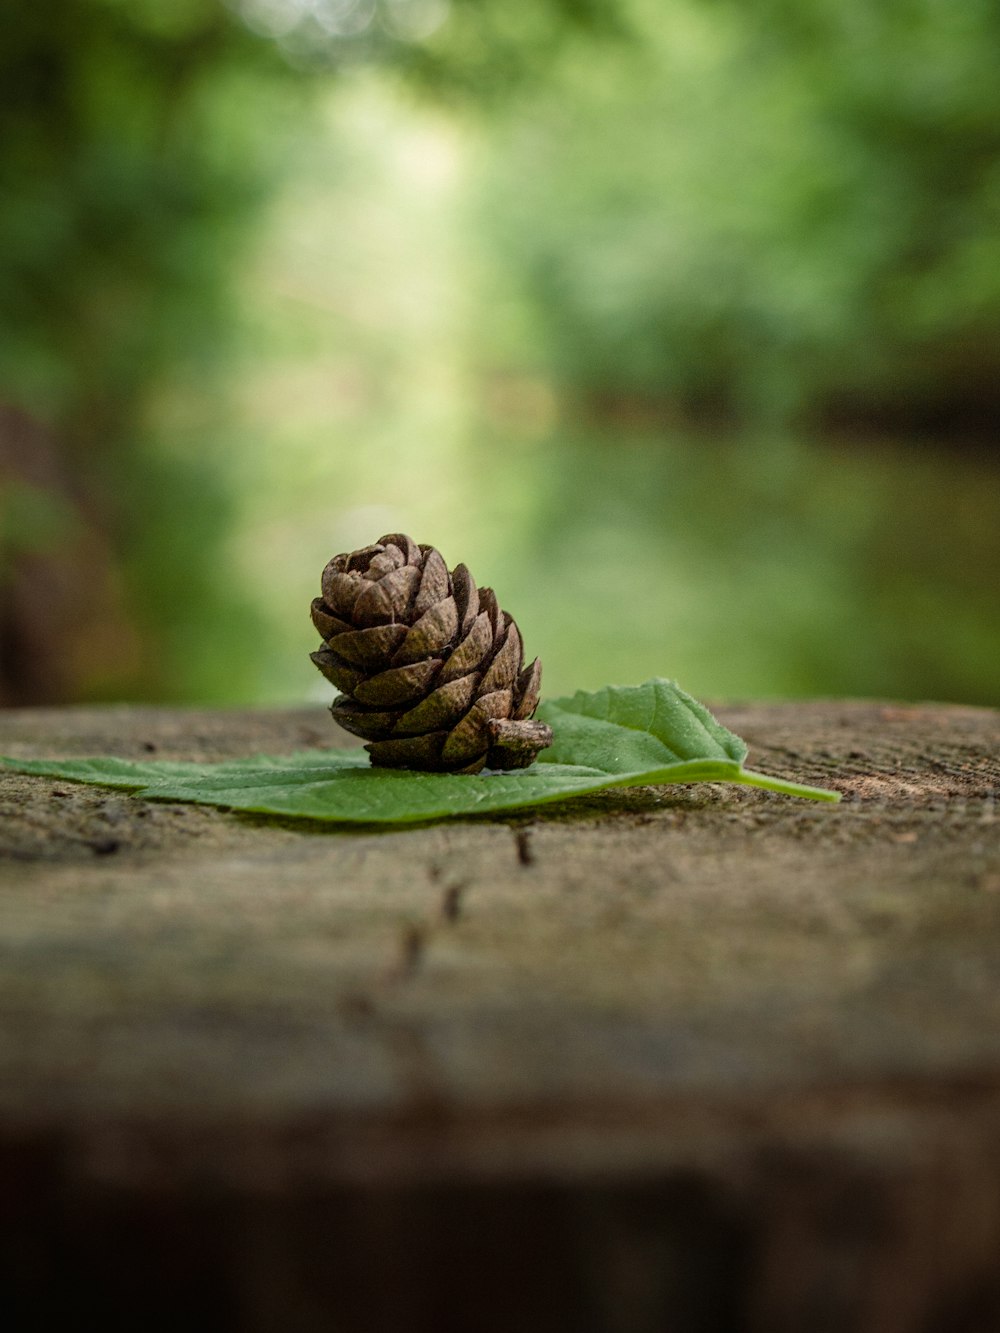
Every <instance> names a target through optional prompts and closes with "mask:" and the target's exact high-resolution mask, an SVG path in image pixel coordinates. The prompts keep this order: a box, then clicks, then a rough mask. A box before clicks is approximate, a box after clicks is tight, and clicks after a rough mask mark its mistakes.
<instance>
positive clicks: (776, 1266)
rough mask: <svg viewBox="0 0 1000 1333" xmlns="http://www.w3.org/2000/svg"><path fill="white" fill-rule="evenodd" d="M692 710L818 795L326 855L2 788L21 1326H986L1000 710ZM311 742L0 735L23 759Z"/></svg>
mask: <svg viewBox="0 0 1000 1333" xmlns="http://www.w3.org/2000/svg"><path fill="white" fill-rule="evenodd" d="M719 713H720V716H721V718H722V720H723V721H724V722H725V723H726V724H727V725H728V726H730V727H732V728H733V729H734V730H736V731H737V732H739V733H740V734H741V735H743V736H744V737H745V738H746V739H747V740H748V741H749V742H750V744H751V762H752V764H753V766H754V767H757V768H761V769H764V770H765V771H770V772H774V773H777V774H781V775H783V776H787V777H791V778H794V779H798V780H801V781H806V782H816V783H821V784H823V785H829V786H833V787H835V788H838V789H839V790H841V791H842V792H843V793H844V797H845V799H844V802H843V804H842V805H841V806H839V807H826V806H814V805H810V804H806V803H804V802H796V801H792V800H790V799H787V798H784V797H779V796H772V795H769V794H767V793H763V792H756V791H752V790H749V789H733V788H726V787H722V786H711V787H691V788H662V789H642V790H639V791H636V792H630V793H625V792H614V793H606V794H603V795H601V796H597V797H592V798H587V799H584V800H580V801H577V802H573V803H570V804H568V805H567V806H566V807H564V808H562V809H560V808H558V807H549V808H548V809H546V810H545V811H544V812H542V811H539V812H538V813H537V814H533V813H530V812H529V813H525V814H521V815H519V816H518V817H516V818H508V819H506V820H484V819H479V820H466V821H463V822H460V823H454V824H444V825H437V826H431V827H426V828H417V829H411V830H408V831H405V832H388V833H373V832H366V831H363V830H361V831H348V832H335V831H331V830H330V829H329V828H319V827H317V826H312V825H308V824H305V825H303V824H298V823H294V822H291V821H287V822H283V821H274V820H266V819H258V818H253V817H246V816H239V815H234V814H227V813H225V812H221V811H214V810H210V809H205V808H200V807H186V806H180V805H159V804H151V803H147V802H141V801H138V800H135V799H132V798H129V797H127V796H124V795H122V794H119V793H114V792H107V791H101V790H99V789H96V788H84V787H78V786H73V785H72V784H67V783H60V782H50V781H47V780H43V779H32V778H27V777H20V776H17V775H14V774H10V773H6V774H3V775H2V776H0V848H2V854H3V855H2V860H0V918H2V939H3V966H2V969H0V1014H2V1016H3V1030H4V1031H3V1042H2V1046H0V1169H2V1179H3V1183H4V1188H3V1191H2V1194H3V1207H4V1211H5V1223H6V1226H7V1239H6V1243H5V1245H4V1247H3V1255H2V1258H0V1265H2V1266H3V1272H4V1277H5V1279H6V1281H7V1284H8V1287H7V1289H8V1292H10V1293H13V1294H14V1295H16V1294H20V1295H22V1296H24V1297H26V1298H27V1299H28V1300H29V1301H30V1302H31V1306H30V1308H31V1309H33V1310H34V1311H35V1315H34V1316H33V1318H36V1319H37V1326H38V1327H45V1326H46V1321H48V1325H47V1326H49V1327H51V1320H52V1319H53V1318H54V1317H57V1316H58V1315H59V1314H60V1307H61V1303H62V1302H63V1301H64V1300H66V1299H67V1298H68V1297H71V1298H72V1311H73V1312H74V1316H75V1317H76V1318H78V1319H80V1320H82V1319H83V1317H84V1315H85V1314H88V1313H89V1314H93V1315H94V1316H95V1317H101V1318H103V1319H104V1320H105V1321H106V1322H109V1321H110V1323H111V1324H112V1325H114V1324H116V1322H117V1323H120V1324H122V1326H125V1325H128V1326H129V1327H132V1326H136V1325H141V1326H142V1327H144V1328H147V1327H150V1328H164V1329H176V1328H180V1327H184V1328H188V1327H206V1328H214V1329H220V1328H234V1329H247V1330H254V1331H256V1330H267V1329H272V1328H281V1329H293V1330H297V1329H303V1330H312V1329H316V1330H327V1329H338V1330H339V1329H345V1330H350V1333H354V1330H359V1331H361V1333H365V1331H366V1330H383V1329H384V1330H392V1331H393V1333H397V1331H398V1333H411V1331H412V1333H422V1331H423V1330H435V1331H437V1330H441V1331H442V1333H447V1331H448V1330H456V1331H461V1330H470V1331H472V1333H476V1331H478V1330H484V1331H485V1333H492V1331H493V1330H498V1331H499V1330H507V1329H511V1330H514V1329H516V1330H518V1331H519V1333H521V1331H527V1333H530V1330H534V1329H538V1330H555V1331H557V1333H558V1331H560V1330H567V1331H569V1330H572V1333H586V1331H587V1330H594V1333H605V1331H607V1333H647V1330H648V1331H649V1333H652V1331H653V1330H657V1331H658V1333H659V1331H660V1330H670V1333H673V1331H674V1330H679V1331H680V1333H688V1330H691V1331H694V1330H697V1331H698V1333H701V1330H737V1329H740V1330H742V1329H749V1330H753V1331H756V1330H760V1331H761V1333H783V1331H784V1330H789V1331H791V1330H799V1329H803V1330H810V1331H813V1330H820V1331H822V1330H827V1329H829V1330H836V1331H837V1333H841V1331H843V1333H850V1331H851V1330H858V1331H859V1333H910V1331H911V1330H912V1331H913V1333H938V1330H940V1333H955V1331H957V1333H987V1331H989V1333H994V1331H995V1330H996V1329H998V1328H1000V824H998V820H997V793H998V791H1000V714H997V713H995V712H991V711H987V710H980V709H972V708H956V707H946V706H938V705H926V706H924V705H919V706H918V705H893V704H881V703H868V702H836V701H834V702H820V703H809V704H769V705H747V706H745V707H744V706H734V707H729V708H721V709H719ZM338 741H339V743H349V742H343V738H337V737H335V736H334V733H333V731H332V729H331V726H330V723H329V720H328V718H327V716H326V715H325V714H324V712H323V711H322V710H321V709H316V710H312V709H304V710H286V711H274V712H256V713H247V712H242V713H240V712H228V713H227V712H207V711H187V712H183V711H167V710H158V709H148V708H135V709H124V708H113V709H112V708H109V709H84V710H61V711H56V710H52V711H45V710H23V711H12V712H8V713H2V714H0V752H2V753H6V754H20V755H26V756H28V755H30V756H42V755H70V754H73V755H86V754H101V753H104V754H110V753H114V754H120V755H123V756H126V757H150V756H158V757H162V758H184V759H187V758H206V759H217V758H221V757H226V756H237V755H246V754H253V753H258V752H277V751H280V750H286V749H295V748H303V747H306V746H311V745H328V744H331V743H338ZM34 1326H35V1324H34V1323H26V1324H24V1325H23V1327H25V1328H27V1327H34Z"/></svg>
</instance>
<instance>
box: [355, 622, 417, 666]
mask: <svg viewBox="0 0 1000 1333" xmlns="http://www.w3.org/2000/svg"><path fill="white" fill-rule="evenodd" d="M406 635H407V629H406V626H405V625H372V626H371V627H370V628H369V629H358V630H349V631H348V632H347V633H346V634H338V635H337V636H336V638H335V639H334V640H333V643H335V644H336V653H337V656H338V657H340V658H342V659H343V660H344V661H345V662H347V663H349V664H350V665H351V666H356V667H361V668H362V670H374V671H378V670H379V669H380V667H381V666H382V665H383V664H384V662H385V659H386V658H387V657H389V656H391V655H392V654H393V653H395V652H396V650H397V649H398V648H399V646H400V644H401V643H402V642H403V641H404V639H405V638H406ZM425 655H426V654H425Z"/></svg>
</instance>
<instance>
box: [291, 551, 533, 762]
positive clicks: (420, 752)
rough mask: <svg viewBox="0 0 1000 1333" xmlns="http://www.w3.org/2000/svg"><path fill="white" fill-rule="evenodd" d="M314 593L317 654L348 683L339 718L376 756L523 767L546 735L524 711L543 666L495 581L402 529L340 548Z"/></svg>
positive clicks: (340, 682)
mask: <svg viewBox="0 0 1000 1333" xmlns="http://www.w3.org/2000/svg"><path fill="white" fill-rule="evenodd" d="M322 588H323V596H322V597H317V598H316V599H315V600H314V602H313V604H312V620H313V624H314V625H315V626H316V628H317V630H319V633H320V635H321V636H322V638H323V640H324V643H323V647H322V648H320V650H319V652H316V653H313V654H312V660H313V661H314V662H315V663H316V665H317V666H318V667H319V669H320V671H322V673H323V675H324V676H326V678H327V680H329V681H331V682H332V683H333V684H334V685H336V687H337V688H338V689H339V690H341V691H342V692H343V696H344V697H342V698H339V699H336V700H335V701H334V703H333V705H332V706H331V709H330V711H331V713H332V714H333V717H334V720H335V721H336V722H337V723H339V725H340V726H342V727H343V728H344V729H345V730H346V731H350V732H353V734H354V735H355V736H363V737H364V738H365V739H366V740H367V741H370V742H371V743H370V744H369V745H367V746H365V749H366V750H367V751H368V753H369V754H370V755H371V758H372V763H373V764H377V765H381V766H383V767H387V768H419V769H427V770H431V771H434V772H444V773H478V772H479V770H480V769H481V768H484V767H486V766H489V767H490V768H500V769H507V768H526V767H527V766H528V764H530V763H531V762H532V760H533V759H534V758H535V756H536V754H537V753H538V751H539V750H541V749H543V748H544V747H545V746H546V745H550V744H551V743H552V731H551V728H549V727H547V726H545V724H544V723H542V722H531V721H529V720H528V719H529V718H530V717H531V714H532V713H533V712H534V711H535V707H536V705H537V703H538V687H539V682H540V680H541V676H542V668H541V663H540V662H539V661H538V659H537V658H536V659H535V660H534V662H532V663H531V665H530V666H528V667H525V666H524V665H523V663H524V656H523V649H522V646H521V635H520V632H519V631H518V628H517V626H516V625H515V623H514V621H513V620H512V619H511V617H510V616H509V615H508V614H507V612H506V611H501V610H500V607H499V606H498V605H497V599H496V597H495V595H494V593H493V590H492V589H491V588H479V589H477V588H476V585H475V582H474V581H473V578H472V575H471V574H470V573H469V571H468V570H467V569H466V567H465V565H456V566H455V568H454V569H453V570H452V572H451V573H450V574H449V573H448V568H447V566H446V565H445V563H444V560H443V559H442V557H441V554H440V552H439V551H437V550H435V548H434V547H433V546H418V545H417V544H416V542H414V541H411V539H410V538H409V537H407V536H404V535H403V533H400V532H392V533H389V534H388V535H387V536H385V537H380V538H379V540H378V541H377V542H376V543H375V545H374V546H365V547H362V549H361V550H360V551H354V552H352V553H350V554H349V555H337V556H334V558H333V559H332V560H331V561H330V563H329V564H328V565H327V567H326V569H324V570H323V580H322Z"/></svg>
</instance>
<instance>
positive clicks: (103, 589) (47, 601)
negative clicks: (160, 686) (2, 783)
mask: <svg viewBox="0 0 1000 1333" xmlns="http://www.w3.org/2000/svg"><path fill="white" fill-rule="evenodd" d="M139 662H140V651H139V642H138V637H137V635H136V633H135V630H134V628H133V627H132V625H131V624H130V622H129V617H128V613H127V610H126V607H125V604H124V598H123V595H122V587H121V579H120V576H119V571H118V570H117V568H116V561H115V554H114V545H113V541H112V538H111V536H110V535H109V532H108V526H107V522H106V518H105V516H104V515H101V514H100V513H98V512H97V510H96V507H95V505H94V503H93V501H92V499H91V498H90V497H89V496H88V495H87V494H86V493H85V492H84V490H83V482H82V478H81V477H80V475H79V474H78V473H77V472H75V471H73V470H71V469H70V468H69V467H68V466H67V462H66V458H65V450H64V447H63V441H61V440H60V439H58V438H57V437H56V436H55V435H54V434H53V432H51V431H50V430H48V429H47V428H46V427H45V426H44V425H42V424H41V423H40V422H38V421H36V420H33V419H32V418H31V417H30V416H28V415H27V414H26V413H24V412H21V411H18V410H17V409H15V408H12V407H10V406H5V405H2V404H0V705H4V706H9V705H14V704H38V703H50V702H57V703H62V702H67V701H69V700H71V699H73V698H76V697H78V696H79V694H80V692H81V687H82V688H83V689H86V687H87V685H88V684H89V683H96V682H98V681H100V679H101V677H102V676H107V675H108V669H109V666H111V664H113V674H114V675H115V676H116V677H117V678H118V679H121V680H125V679H127V678H128V677H129V676H130V675H132V674H133V673H135V672H136V671H137V669H138V667H139Z"/></svg>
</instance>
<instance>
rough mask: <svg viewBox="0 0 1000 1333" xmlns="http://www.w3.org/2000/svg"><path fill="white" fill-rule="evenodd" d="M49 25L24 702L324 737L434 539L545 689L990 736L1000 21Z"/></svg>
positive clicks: (21, 391) (13, 276)
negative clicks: (330, 589) (765, 704)
mask: <svg viewBox="0 0 1000 1333" xmlns="http://www.w3.org/2000/svg"><path fill="white" fill-rule="evenodd" d="M13 9H14V10H15V11H16V13H15V14H13V15H12V17H13V18H14V20H15V21H14V22H12V23H9V24H8V25H7V31H6V32H5V35H4V39H3V43H2V45H0V115H2V124H0V179H2V180H3V183H4V184H3V190H2V192H0V703H3V704H5V705H15V704H35V703H51V702H71V701H89V700H108V699H126V700H150V701H172V702H186V701H190V702H221V703H233V704H235V703H272V702H294V701H299V700H303V699H316V700H319V699H323V700H326V699H328V698H329V697H330V689H329V687H328V686H327V685H326V683H325V682H324V681H323V680H322V678H321V677H319V675H318V673H317V672H316V671H315V669H314V668H313V667H312V665H311V663H310V662H309V660H308V653H309V651H310V650H311V649H312V648H314V647H315V646H316V644H315V641H314V635H313V631H312V629H311V627H310V625H309V620H308V605H309V601H310V599H311V597H312V596H313V595H314V593H315V592H316V591H318V579H319V573H320V570H321V568H322V566H323V565H324V564H325V562H326V560H327V559H328V558H329V557H330V556H331V555H332V554H334V553H335V552H337V551H341V550H346V549H350V548H352V547H354V546H358V545H363V544H365V543H367V542H369V541H372V540H374V539H375V538H377V537H378V536H379V535H380V534H381V533H382V532H384V531H391V530H403V531H408V532H410V533H411V534H412V535H413V536H414V537H415V538H416V539H417V540H418V541H424V542H432V543H433V544H435V545H437V546H438V547H440V548H441V550H442V552H443V554H444V555H445V558H446V559H447V560H448V562H449V563H450V564H454V563H456V562H457V561H459V560H464V561H466V562H467V563H468V564H469V565H470V566H471V568H472V570H473V573H474V574H475V576H476V577H477V579H478V580H479V581H480V582H482V583H489V584H492V585H493V586H494V587H495V588H496V589H497V591H498V593H499V595H500V598H501V602H502V604H503V605H504V606H505V607H507V608H508V609H510V610H512V611H513V612H514V614H515V615H516V616H517V619H518V621H519V622H520V624H521V628H522V630H523V631H524V634H525V638H526V641H527V645H528V648H529V650H530V652H531V654H532V655H533V654H535V653H536V652H537V653H540V654H541V655H542V657H543V659H544V662H545V668H546V681H545V692H546V693H547V694H553V693H563V692H567V691H572V690H574V689H576V688H579V687H583V688H595V687H598V686H600V685H602V684H605V683H609V682H615V683H632V682H639V681H641V680H643V679H645V678H647V677H648V676H650V675H654V674H659V675H667V676H674V677H677V678H678V679H679V680H680V681H681V683H682V684H684V685H685V686H686V687H687V688H688V689H689V690H691V691H692V692H694V693H696V694H698V695H700V696H703V697H709V698H716V699H719V698H736V697H747V696H761V697H766V696H796V695H806V694H836V695H840V694H864V695H876V696H882V697H886V696H894V697H898V698H911V699H918V698H936V699H945V700H957V701H969V702H975V703H993V704H1000V670H998V662H1000V597H998V572H1000V485H998V477H1000V468H998V456H997V451H996V440H997V432H998V427H1000V80H998V79H997V77H996V70H997V65H998V58H1000V7H998V6H997V5H996V4H995V3H994V0H885V2H884V3H882V4H879V5H872V4H870V3H869V0H761V3H759V4H756V5H752V6H750V5H745V4H740V3H736V0H228V3H225V4H224V3H222V0H170V2H169V3H167V2H166V0H50V3H49V4H47V5H44V6H43V5H39V4H37V3H33V4H32V3H27V2H26V0H25V2H24V3H20V0H18V3H15V4H14V5H13ZM9 12H10V11H8V13H9Z"/></svg>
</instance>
